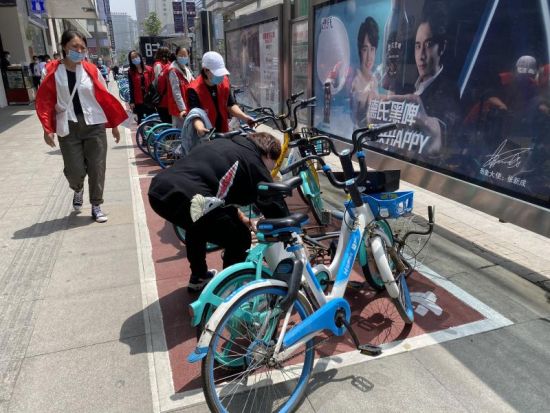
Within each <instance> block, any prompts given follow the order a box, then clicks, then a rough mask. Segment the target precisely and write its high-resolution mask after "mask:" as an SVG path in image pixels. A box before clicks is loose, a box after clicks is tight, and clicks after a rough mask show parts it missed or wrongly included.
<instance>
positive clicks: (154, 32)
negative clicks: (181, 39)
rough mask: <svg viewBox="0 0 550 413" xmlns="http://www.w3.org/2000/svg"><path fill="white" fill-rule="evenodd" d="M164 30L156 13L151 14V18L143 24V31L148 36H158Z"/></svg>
mask: <svg viewBox="0 0 550 413" xmlns="http://www.w3.org/2000/svg"><path fill="white" fill-rule="evenodd" d="M161 29H162V22H161V21H160V19H159V18H158V16H157V13H155V12H154V11H153V12H151V13H149V16H147V18H146V19H145V21H144V22H143V30H144V31H145V33H147V35H148V36H158V35H159V34H160V30H161Z"/></svg>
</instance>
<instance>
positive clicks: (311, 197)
mask: <svg viewBox="0 0 550 413" xmlns="http://www.w3.org/2000/svg"><path fill="white" fill-rule="evenodd" d="M300 176H301V177H302V181H303V183H302V185H300V186H299V187H298V193H299V194H300V197H301V198H302V200H303V201H304V202H305V203H306V205H308V206H309V209H310V210H311V213H312V215H313V218H314V219H315V221H316V222H317V224H319V225H324V222H323V210H324V203H323V198H322V197H321V186H320V184H319V175H318V174H317V170H316V169H315V164H314V163H313V162H311V161H309V162H308V163H307V169H304V170H302V171H300ZM305 188H307V189H305Z"/></svg>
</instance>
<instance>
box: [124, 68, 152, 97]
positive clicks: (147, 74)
mask: <svg viewBox="0 0 550 413" xmlns="http://www.w3.org/2000/svg"><path fill="white" fill-rule="evenodd" d="M142 74H143V80H144V86H145V92H147V89H149V86H150V85H151V83H153V80H155V73H154V72H153V69H152V68H151V66H145V70H144V71H143V73H139V72H138V71H137V70H130V71H128V77H129V80H130V81H131V82H132V88H131V89H130V90H131V91H132V92H133V93H132V95H133V96H132V95H130V103H134V104H136V105H142V104H143V103H144V99H143V98H144V95H143V93H142V91H141V75H142Z"/></svg>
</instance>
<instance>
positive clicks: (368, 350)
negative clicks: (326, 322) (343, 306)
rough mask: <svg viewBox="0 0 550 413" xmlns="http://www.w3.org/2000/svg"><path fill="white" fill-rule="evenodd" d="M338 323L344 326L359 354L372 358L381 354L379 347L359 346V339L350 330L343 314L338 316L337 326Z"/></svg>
mask: <svg viewBox="0 0 550 413" xmlns="http://www.w3.org/2000/svg"><path fill="white" fill-rule="evenodd" d="M338 322H341V323H342V324H343V325H344V326H346V330H348V332H349V333H350V335H351V338H352V340H353V343H354V344H355V347H357V350H359V352H360V353H361V354H364V355H365V356H372V357H376V356H379V355H380V354H382V348H381V347H380V346H376V345H374V344H370V343H367V344H361V343H360V342H359V338H358V337H357V334H355V331H353V329H352V328H351V324H350V323H349V322H348V321H347V320H346V316H345V314H344V313H339V314H338V318H337V325H338V324H339V323H338ZM340 325H341V324H340Z"/></svg>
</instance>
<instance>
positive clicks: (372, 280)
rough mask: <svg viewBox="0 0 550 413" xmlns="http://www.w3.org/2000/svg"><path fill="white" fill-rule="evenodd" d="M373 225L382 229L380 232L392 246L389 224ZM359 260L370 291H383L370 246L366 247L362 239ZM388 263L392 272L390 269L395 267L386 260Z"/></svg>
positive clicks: (382, 221)
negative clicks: (370, 288) (382, 232)
mask: <svg viewBox="0 0 550 413" xmlns="http://www.w3.org/2000/svg"><path fill="white" fill-rule="evenodd" d="M375 225H377V226H378V227H380V228H381V229H382V231H384V233H385V234H386V235H387V236H388V238H389V239H390V240H391V242H392V244H393V234H392V231H391V228H390V226H389V224H388V223H387V222H386V221H384V220H378V221H376V224H375ZM359 260H360V263H361V269H362V271H363V276H364V277H365V280H366V281H367V283H368V284H369V285H370V286H371V287H372V289H373V290H375V291H383V290H385V288H386V287H385V285H384V281H383V280H382V277H381V276H380V272H379V271H378V267H377V266H376V262H375V261H374V257H373V255H372V251H371V248H370V246H366V243H365V240H364V239H363V241H362V242H361V246H360V251H359ZM388 262H389V263H390V268H391V269H392V271H393V268H392V267H395V264H394V263H393V262H392V261H391V260H388Z"/></svg>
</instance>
